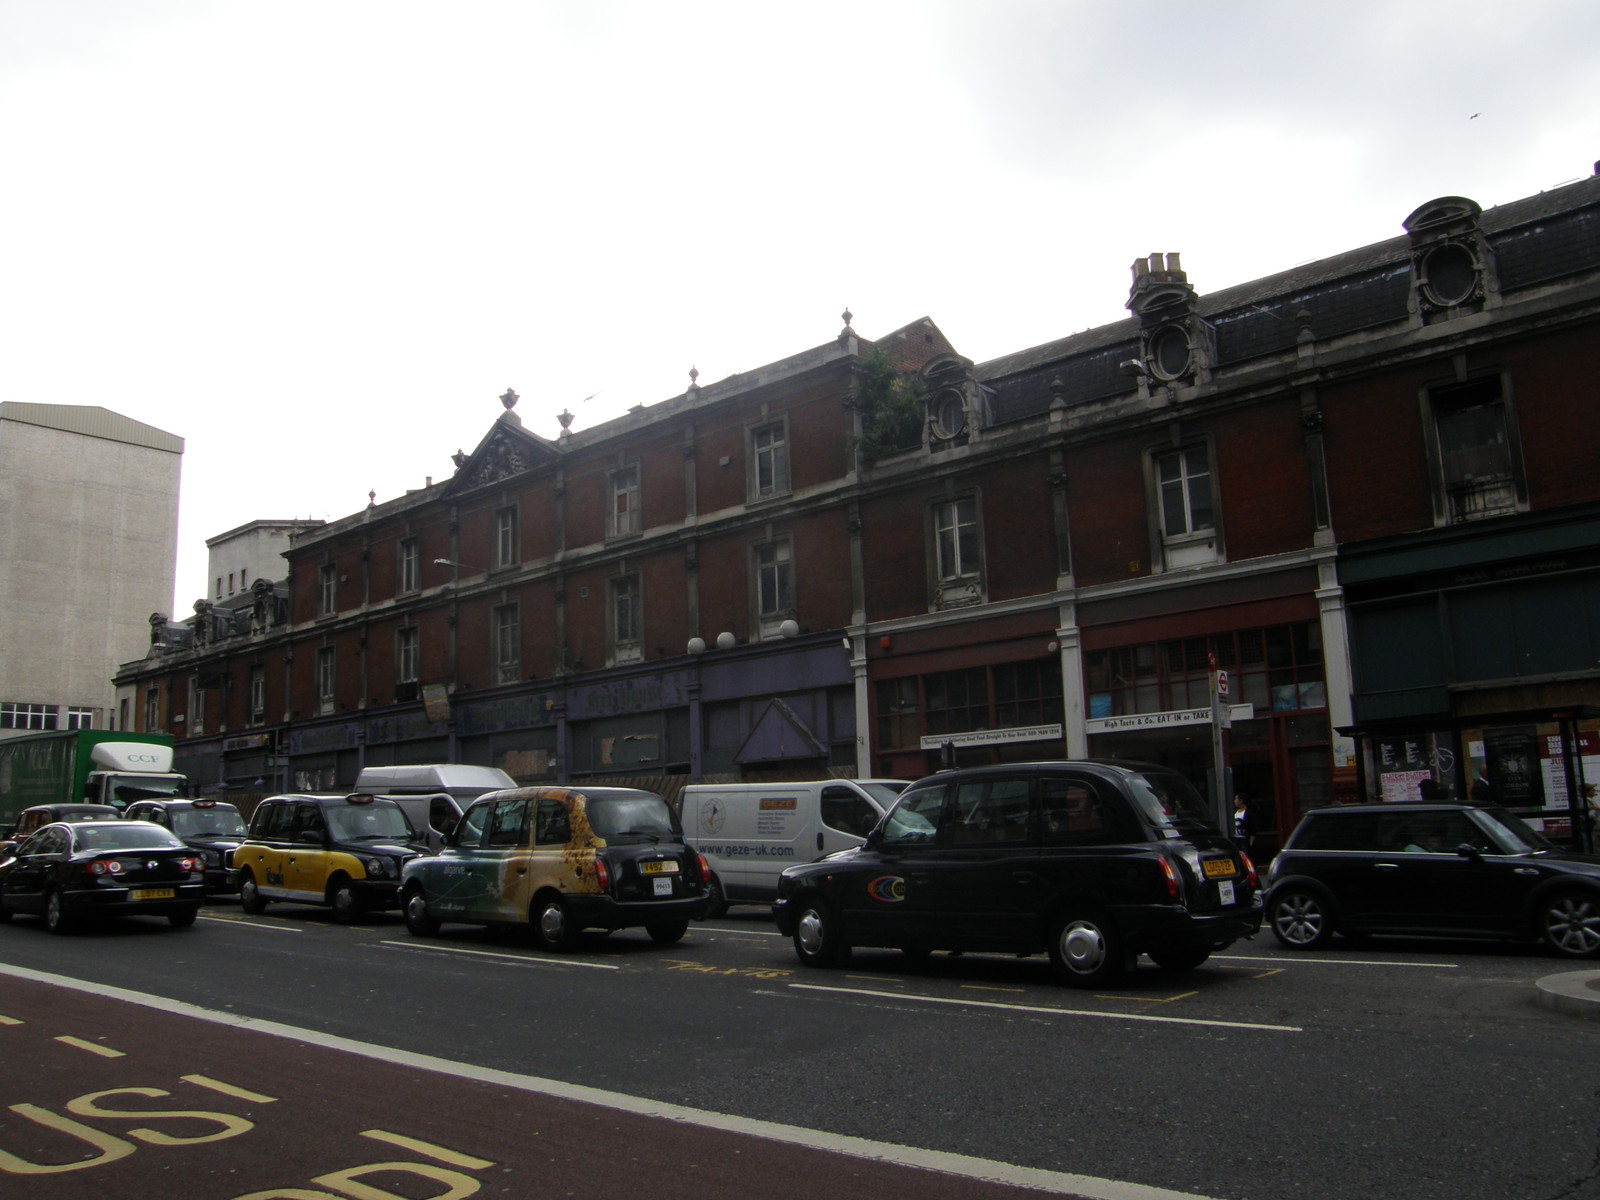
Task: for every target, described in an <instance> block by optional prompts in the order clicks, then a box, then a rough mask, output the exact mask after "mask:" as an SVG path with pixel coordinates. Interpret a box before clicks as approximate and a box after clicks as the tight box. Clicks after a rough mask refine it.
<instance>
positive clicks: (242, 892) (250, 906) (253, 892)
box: [239, 870, 267, 916]
mask: <svg viewBox="0 0 1600 1200" xmlns="http://www.w3.org/2000/svg"><path fill="white" fill-rule="evenodd" d="M239 907H240V908H241V909H243V910H244V911H245V912H247V913H249V914H250V915H251V916H260V915H261V914H262V913H264V912H266V911H267V898H266V897H265V896H263V895H262V894H261V889H260V888H258V887H257V886H256V877H255V875H254V874H252V873H251V872H250V871H248V870H245V871H240V872H239Z"/></svg>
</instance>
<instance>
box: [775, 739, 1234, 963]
mask: <svg viewBox="0 0 1600 1200" xmlns="http://www.w3.org/2000/svg"><path fill="white" fill-rule="evenodd" d="M773 915H774V917H776V919H777V923H778V928H779V929H780V930H781V931H782V932H783V933H784V934H785V935H787V936H789V937H792V938H793V940H794V948H795V954H796V956H797V957H798V958H799V960H800V962H801V963H802V964H804V965H807V966H834V965H837V964H840V963H842V962H844V961H845V960H846V959H847V958H848V957H849V955H850V952H851V948H852V947H854V946H874V947H887V948H891V949H899V950H902V951H904V952H905V953H907V954H912V955H925V954H928V953H931V952H932V951H935V950H950V951H961V952H963V953H965V952H976V953H984V952H988V953H1003V954H1015V955H1029V954H1038V953H1041V952H1043V953H1047V954H1048V955H1049V956H1050V961H1051V964H1052V966H1053V967H1054V969H1055V974H1056V977H1057V979H1058V980H1059V981H1060V982H1062V983H1066V984H1069V985H1072V986H1076V987H1101V986H1105V985H1106V984H1108V983H1110V982H1112V981H1113V980H1115V979H1116V978H1117V977H1118V976H1120V975H1121V974H1122V973H1123V972H1124V971H1126V970H1128V969H1129V968H1131V967H1132V966H1133V965H1134V963H1135V962H1136V960H1137V959H1138V957H1139V955H1140V954H1145V955H1148V956H1149V957H1150V958H1151V959H1152V960H1153V961H1154V962H1155V964H1156V965H1157V966H1158V967H1163V968H1166V969H1169V970H1189V969H1192V968H1194V967H1197V966H1199V965H1200V964H1201V963H1203V962H1204V961H1205V960H1206V959H1207V958H1208V957H1209V956H1210V955H1211V953H1212V952H1213V951H1215V950H1218V949H1221V948H1223V947H1226V946H1228V945H1230V944H1231V943H1232V942H1234V941H1236V940H1238V939H1239V938H1244V937H1251V936H1254V934H1255V933H1256V932H1257V931H1258V930H1259V929H1260V927H1261V920H1262V902H1261V897H1260V894H1259V889H1258V881H1257V878H1256V873H1255V868H1254V867H1253V866H1252V865H1251V863H1250V860H1249V858H1248V857H1246V856H1245V855H1244V854H1243V853H1242V852H1240V851H1239V849H1238V848H1237V847H1236V846H1235V845H1234V843H1233V839H1232V838H1230V837H1225V836H1224V835H1223V834H1222V833H1221V832H1220V831H1219V830H1218V829H1217V828H1216V826H1215V825H1214V824H1212V823H1211V821H1210V819H1209V817H1208V815H1207V812H1206V806H1205V804H1204V802H1203V801H1202V799H1201V797H1200V796H1199V794H1198V793H1197V792H1196V791H1195V790H1194V788H1193V787H1192V786H1191V785H1190V784H1189V782H1188V781H1187V780H1186V779H1185V778H1184V777H1183V776H1182V775H1180V774H1178V773H1177V772H1176V771H1172V770H1170V769H1168V768H1164V767H1159V766H1154V765H1151V764H1143V763H1123V762H1112V761H1104V760H1102V761H1093V760H1079V761H1063V762H1043V763H1015V764H1007V765H997V766H991V767H974V768H969V769H965V770H957V771H947V772H942V773H940V774H938V775H935V776H931V777H930V778H927V779H923V780H921V781H919V782H917V783H914V784H912V785H911V786H910V787H909V788H907V789H906V790H905V791H904V792H902V793H901V795H900V799H899V800H898V802H897V803H896V804H895V807H894V808H893V809H891V810H890V811H889V813H888V815H886V816H885V817H884V818H883V820H882V822H880V823H879V825H878V827H877V828H876V829H874V830H873V831H872V833H871V834H870V835H868V837H867V841H866V844H865V845H863V846H861V847H859V848H857V849H854V850H846V851H843V852H841V853H838V854H834V855H831V856H829V857H827V858H824V859H821V860H819V861H817V862H814V863H807V864H805V865H801V866H793V867H790V868H788V869H787V870H785V871H784V872H783V874H782V875H781V876H780V877H779V881H778V899H777V901H776V902H775V903H774V904H773Z"/></svg>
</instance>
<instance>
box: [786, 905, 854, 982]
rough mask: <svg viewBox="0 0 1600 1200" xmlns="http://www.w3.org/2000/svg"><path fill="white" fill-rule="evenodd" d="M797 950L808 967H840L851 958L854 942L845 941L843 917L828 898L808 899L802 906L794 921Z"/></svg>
mask: <svg viewBox="0 0 1600 1200" xmlns="http://www.w3.org/2000/svg"><path fill="white" fill-rule="evenodd" d="M794 952H795V954H796V955H797V956H798V957H799V959H800V961H801V962H802V963H803V964H805V965H806V966H808V967H836V966H838V965H840V964H841V963H843V962H846V961H848V960H849V958H850V943H849V942H847V941H845V940H844V932H843V930H841V929H840V928H839V919H838V918H837V917H836V916H834V913H833V909H832V908H831V907H829V905H828V902H827V901H825V900H807V901H805V902H804V903H803V904H801V905H800V915H799V917H798V919H796V921H795V923H794Z"/></svg>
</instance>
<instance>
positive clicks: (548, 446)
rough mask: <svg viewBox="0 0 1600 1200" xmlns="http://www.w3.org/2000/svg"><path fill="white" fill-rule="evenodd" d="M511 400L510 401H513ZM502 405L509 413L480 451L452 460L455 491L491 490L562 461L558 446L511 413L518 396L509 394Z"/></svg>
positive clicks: (486, 435) (496, 424) (503, 397)
mask: <svg viewBox="0 0 1600 1200" xmlns="http://www.w3.org/2000/svg"><path fill="white" fill-rule="evenodd" d="M507 397H510V400H509V401H508V400H507ZM500 401H501V403H502V404H505V406H506V412H505V414H504V415H503V416H501V417H500V419H499V420H497V421H496V422H495V423H494V426H493V427H492V428H491V429H490V430H489V432H488V433H487V434H485V435H484V438H483V441H481V442H479V443H478V447H477V449H475V450H474V451H473V452H472V453H471V454H463V453H462V452H461V451H459V450H458V451H456V453H455V454H454V455H452V456H451V457H452V459H453V460H454V461H455V464H456V473H455V478H454V479H453V480H452V482H451V490H452V491H456V492H462V491H471V490H473V489H476V488H480V487H488V486H490V485H492V484H496V483H500V482H502V481H504V480H506V479H510V478H511V477H512V476H514V475H522V474H525V473H526V472H528V471H533V470H537V469H538V468H539V467H542V466H545V465H547V464H549V463H552V462H554V461H556V459H558V458H560V457H561V451H560V450H559V449H558V448H557V447H556V445H555V444H554V443H552V442H549V441H546V440H545V439H544V438H542V437H539V436H538V435H537V434H533V433H529V432H528V431H527V430H526V429H524V428H523V427H522V421H521V420H520V419H519V418H518V417H517V414H516V413H514V412H512V411H511V406H512V405H513V404H515V403H516V393H515V392H512V391H510V390H507V392H506V395H505V396H502V397H501V398H500Z"/></svg>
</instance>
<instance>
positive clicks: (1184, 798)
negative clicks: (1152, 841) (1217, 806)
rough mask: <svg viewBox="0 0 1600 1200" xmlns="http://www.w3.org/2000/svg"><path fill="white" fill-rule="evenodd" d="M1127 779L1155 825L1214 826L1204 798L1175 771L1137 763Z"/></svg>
mask: <svg viewBox="0 0 1600 1200" xmlns="http://www.w3.org/2000/svg"><path fill="white" fill-rule="evenodd" d="M1129 783H1131V784H1132V785H1133V787H1132V791H1133V798H1134V800H1136V801H1137V802H1138V804H1139V807H1140V809H1142V810H1143V812H1144V815H1145V818H1146V819H1147V820H1148V821H1149V822H1150V823H1151V824H1152V825H1154V826H1155V827H1156V828H1157V829H1160V830H1162V831H1164V832H1165V831H1173V833H1175V832H1176V829H1177V827H1178V826H1179V825H1204V826H1206V827H1207V828H1212V827H1214V822H1213V821H1212V819H1211V814H1210V813H1209V812H1207V811H1206V802H1205V800H1204V799H1202V798H1201V796H1200V793H1199V792H1197V791H1195V789H1194V785H1193V784H1191V783H1190V782H1189V781H1188V780H1187V779H1185V778H1184V777H1183V776H1182V775H1180V774H1178V773H1177V772H1176V771H1170V770H1166V769H1162V768H1157V767H1140V768H1138V769H1137V770H1136V771H1135V774H1134V776H1133V778H1132V779H1131V780H1129ZM1173 833H1169V834H1168V836H1173Z"/></svg>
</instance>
